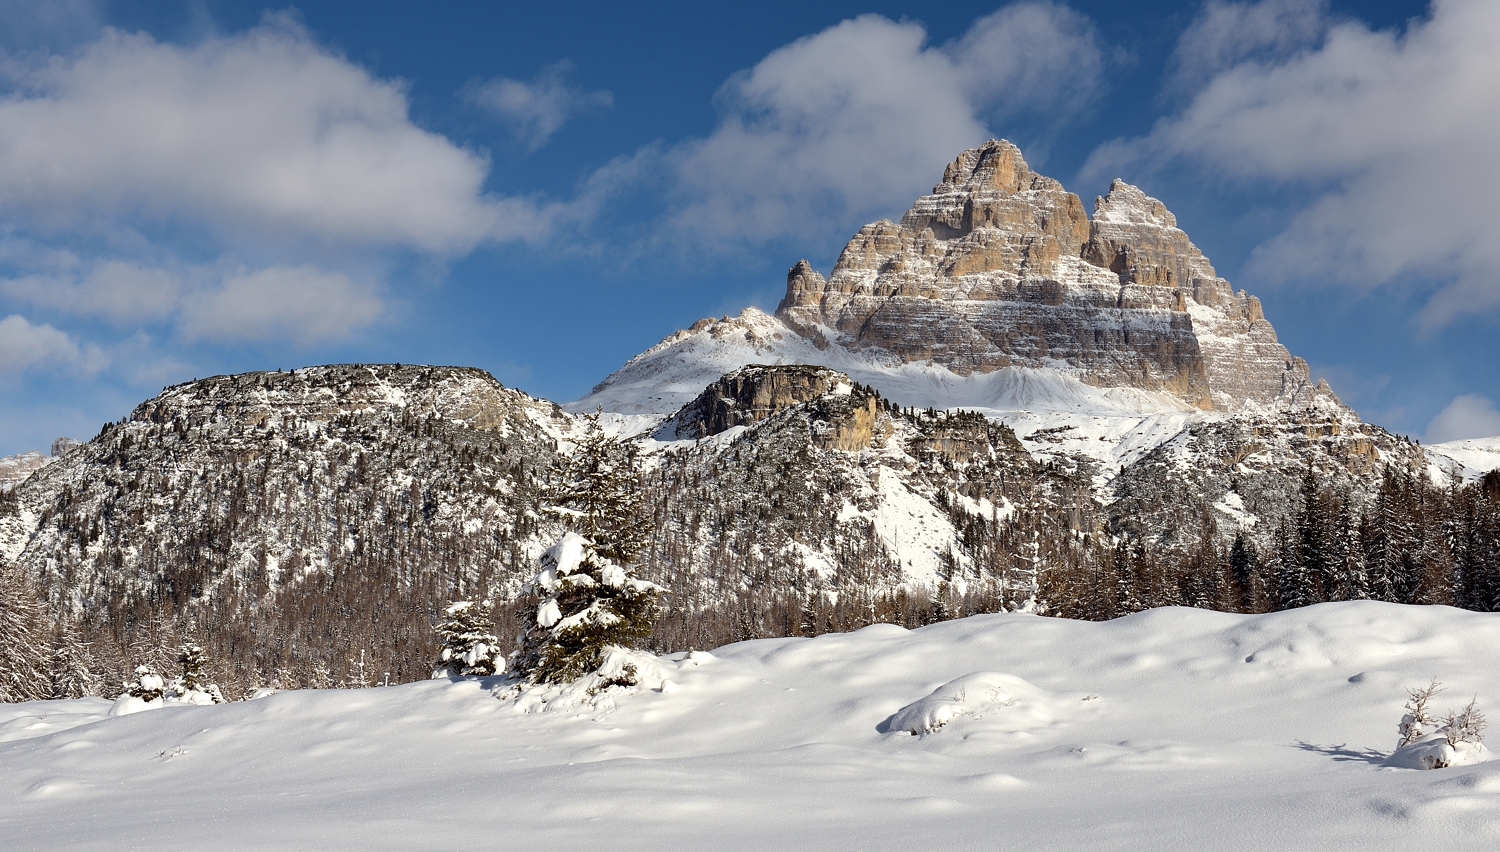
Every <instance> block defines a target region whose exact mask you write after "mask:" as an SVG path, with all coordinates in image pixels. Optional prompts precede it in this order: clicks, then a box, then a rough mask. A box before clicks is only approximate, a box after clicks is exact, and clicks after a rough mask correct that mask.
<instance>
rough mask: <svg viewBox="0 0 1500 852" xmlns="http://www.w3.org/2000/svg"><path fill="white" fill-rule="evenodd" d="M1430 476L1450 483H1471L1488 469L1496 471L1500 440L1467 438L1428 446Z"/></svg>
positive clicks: (1498, 460) (1499, 454)
mask: <svg viewBox="0 0 1500 852" xmlns="http://www.w3.org/2000/svg"><path fill="white" fill-rule="evenodd" d="M1427 456H1428V458H1429V459H1431V460H1432V468H1433V469H1432V474H1433V476H1434V477H1437V478H1439V479H1443V480H1448V481H1452V482H1472V481H1473V480H1476V479H1478V478H1480V477H1481V476H1484V475H1485V474H1486V473H1489V472H1490V471H1492V470H1500V437H1494V438H1468V439H1466V440H1462V441H1448V442H1446V443H1442V444H1429V445H1428V446H1427Z"/></svg>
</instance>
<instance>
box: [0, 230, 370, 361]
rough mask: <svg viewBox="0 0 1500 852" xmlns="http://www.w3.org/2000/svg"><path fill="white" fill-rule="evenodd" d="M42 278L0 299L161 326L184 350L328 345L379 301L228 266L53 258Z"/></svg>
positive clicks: (319, 275)
mask: <svg viewBox="0 0 1500 852" xmlns="http://www.w3.org/2000/svg"><path fill="white" fill-rule="evenodd" d="M62 258H63V259H62V260H60V261H57V262H56V263H55V266H58V267H62V268H57V269H53V270H50V271H47V272H41V273H33V274H28V275H22V276H19V277H15V278H9V279H0V295H4V296H6V297H8V298H9V299H10V300H12V301H16V302H22V303H25V304H27V305H29V306H31V307H33V308H37V309H41V310H44V311H47V312H50V313H53V314H57V315H62V316H66V317H70V318H80V319H86V320H100V321H103V322H106V323H109V324H112V325H114V326H117V327H122V328H130V327H142V326H164V327H167V328H171V329H175V331H176V335H177V336H178V337H180V338H181V339H183V340H186V341H190V342H201V341H208V342H229V343H245V342H268V341H289V342H293V343H297V344H299V345H303V346H311V345H314V344H317V343H320V342H325V343H326V342H335V341H339V340H342V339H344V338H347V337H348V336H349V335H350V334H352V333H354V332H356V331H359V330H361V329H364V328H366V327H368V326H370V325H371V324H373V323H375V322H376V321H377V320H379V319H380V318H381V316H382V315H383V314H384V313H385V310H386V305H385V299H384V298H383V297H382V296H381V294H380V293H379V291H378V288H377V287H376V286H375V285H374V284H373V283H371V282H368V281H366V282H364V283H356V280H355V278H353V277H352V276H350V275H349V274H348V273H345V272H341V271H336V270H326V269H322V268H319V267H316V266H313V265H309V264H302V265H295V266H293V265H286V264H277V265H273V266H270V267H266V268H263V269H257V270H251V269H247V268H245V267H244V266H242V265H239V264H233V263H228V262H220V263H217V264H197V265H193V264H186V263H183V262H181V261H173V260H169V261H168V262H167V265H157V266H153V265H149V264H143V263H137V262H134V261H128V260H120V259H93V260H84V259H82V258H78V257H76V256H73V255H71V254H67V253H63V254H62Z"/></svg>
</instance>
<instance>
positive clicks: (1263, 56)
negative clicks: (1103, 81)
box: [1170, 0, 1329, 89]
mask: <svg viewBox="0 0 1500 852" xmlns="http://www.w3.org/2000/svg"><path fill="white" fill-rule="evenodd" d="M1328 27H1329V19H1328V2H1327V0H1264V2H1260V3H1230V2H1224V0H1209V2H1208V3H1206V4H1204V6H1203V9H1202V11H1200V12H1199V14H1198V16H1197V17H1196V18H1194V19H1193V22H1192V23H1191V24H1189V25H1188V28H1187V30H1186V31H1185V32H1183V34H1182V36H1181V37H1180V38H1179V39H1178V40H1177V48H1176V50H1174V51H1173V53H1172V59H1171V63H1170V65H1171V72H1170V77H1171V83H1172V85H1173V86H1174V87H1176V88H1178V89H1192V88H1196V87H1198V86H1201V85H1202V84H1203V83H1204V82H1205V81H1208V80H1211V79H1212V78H1213V75H1215V74H1217V73H1219V72H1220V71H1223V70H1225V69H1226V68H1232V67H1234V66H1235V65H1238V64H1240V63H1242V62H1244V61H1246V60H1257V61H1269V60H1275V59H1280V58H1284V57H1285V56H1287V55H1289V54H1291V53H1293V52H1295V51H1297V50H1300V49H1302V48H1305V47H1308V46H1311V45H1314V44H1316V43H1317V42H1318V41H1320V40H1321V39H1322V37H1323V34H1324V33H1325V32H1326V31H1327V30H1328Z"/></svg>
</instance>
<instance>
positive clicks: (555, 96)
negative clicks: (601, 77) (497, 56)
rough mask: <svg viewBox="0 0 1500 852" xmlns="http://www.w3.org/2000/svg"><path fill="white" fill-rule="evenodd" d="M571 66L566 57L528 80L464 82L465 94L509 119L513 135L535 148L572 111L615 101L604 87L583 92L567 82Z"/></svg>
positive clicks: (473, 101)
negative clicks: (468, 83)
mask: <svg viewBox="0 0 1500 852" xmlns="http://www.w3.org/2000/svg"><path fill="white" fill-rule="evenodd" d="M571 70H573V63H571V62H569V61H568V60H566V59H565V60H563V61H561V62H556V63H554V64H552V65H549V66H547V67H546V68H543V69H542V72H541V73H540V74H538V75H537V76H536V79H535V80H533V81H531V82H529V83H527V82H523V81H521V80H512V79H510V78H508V77H499V78H496V79H493V80H486V81H483V82H479V83H474V84H471V85H470V86H467V87H466V88H465V90H464V95H465V97H466V98H467V99H468V100H469V101H470V102H471V103H474V104H476V105H478V106H480V107H483V108H485V109H487V110H489V111H491V112H493V113H495V114H496V115H498V116H499V117H500V118H501V119H503V120H504V121H506V122H507V123H509V124H510V126H511V129H512V130H513V131H514V132H515V134H516V138H517V139H518V140H520V141H521V143H522V144H524V145H525V146H526V147H527V148H528V149H529V150H532V151H535V150H538V149H539V148H541V147H542V146H543V145H546V144H547V140H549V139H551V138H552V135H553V134H554V133H556V132H557V131H559V130H561V129H562V126H563V125H564V124H566V123H567V121H568V119H569V118H572V117H573V116H574V115H575V114H577V113H580V112H585V111H588V110H596V109H607V108H609V107H611V106H613V105H614V102H615V99H614V95H612V94H610V93H609V92H607V91H603V90H600V91H595V92H585V91H584V90H583V89H581V88H579V87H578V86H575V85H572V84H570V83H569V82H568V80H567V77H568V72H569V71H571Z"/></svg>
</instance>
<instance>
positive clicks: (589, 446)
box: [546, 412, 649, 565]
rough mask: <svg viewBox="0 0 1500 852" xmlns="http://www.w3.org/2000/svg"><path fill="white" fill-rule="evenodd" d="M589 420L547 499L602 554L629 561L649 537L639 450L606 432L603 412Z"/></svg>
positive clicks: (562, 465)
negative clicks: (602, 423)
mask: <svg viewBox="0 0 1500 852" xmlns="http://www.w3.org/2000/svg"><path fill="white" fill-rule="evenodd" d="M585 420H586V421H587V425H586V427H585V429H584V434H583V437H581V438H580V439H579V440H578V446H577V448H576V449H575V450H574V451H573V454H572V455H571V456H568V457H566V459H565V460H564V461H563V462H561V463H560V465H559V467H558V469H557V470H555V471H554V474H553V482H552V484H551V487H550V488H549V489H548V494H547V498H546V500H547V503H548V504H549V506H550V507H551V508H552V510H553V511H554V512H557V513H558V514H561V515H563V517H564V518H565V519H566V521H567V523H568V526H569V527H571V528H572V529H573V530H574V531H575V532H577V533H578V534H579V535H581V536H583V537H584V538H586V539H588V540H589V542H591V543H592V544H593V547H594V549H595V551H596V552H597V553H598V555H599V556H601V557H603V558H604V559H607V560H609V561H611V562H617V563H619V564H621V565H629V564H631V563H632V562H633V561H634V560H635V557H636V555H637V554H638V553H640V551H641V549H642V548H643V547H644V546H645V544H646V541H647V538H648V535H649V530H648V528H647V525H646V524H645V523H644V520H643V518H642V517H641V492H640V487H639V479H640V458H639V448H638V447H637V445H636V444H635V443H633V442H625V441H620V440H618V439H615V438H612V437H610V436H609V435H608V434H606V433H605V432H604V428H603V427H602V426H601V425H600V424H599V414H598V413H597V412H596V413H594V414H590V415H587V416H586V417H585Z"/></svg>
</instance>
